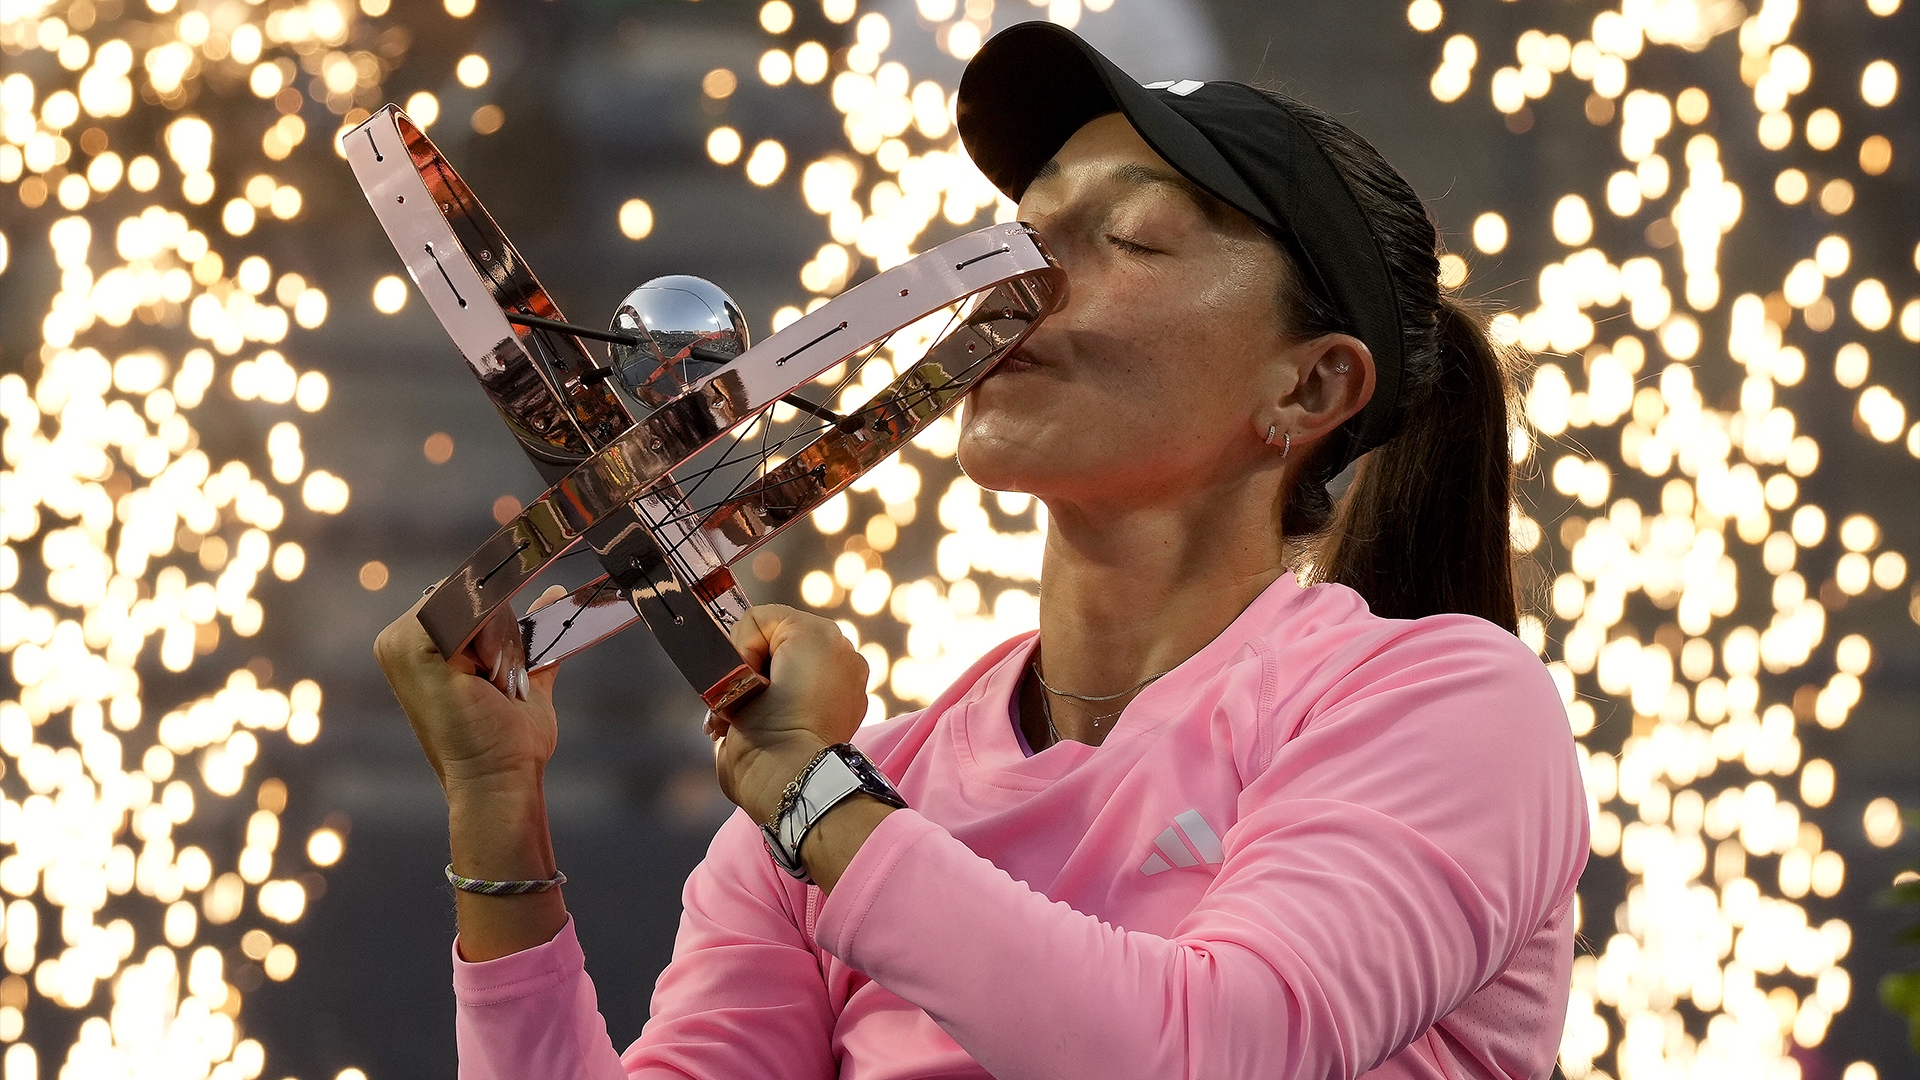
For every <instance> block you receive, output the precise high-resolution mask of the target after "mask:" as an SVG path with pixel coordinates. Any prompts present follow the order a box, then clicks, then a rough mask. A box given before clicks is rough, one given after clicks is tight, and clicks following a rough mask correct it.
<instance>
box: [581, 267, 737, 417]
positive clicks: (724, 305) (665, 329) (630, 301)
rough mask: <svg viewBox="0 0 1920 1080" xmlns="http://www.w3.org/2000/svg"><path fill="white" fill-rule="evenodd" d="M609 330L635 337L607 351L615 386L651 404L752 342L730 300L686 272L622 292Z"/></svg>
mask: <svg viewBox="0 0 1920 1080" xmlns="http://www.w3.org/2000/svg"><path fill="white" fill-rule="evenodd" d="M610 329H612V330H613V332H614V333H616V334H620V335H629V336H631V337H632V338H633V339H635V340H633V341H632V342H631V343H617V342H616V343H612V344H611V346H610V349H609V351H610V352H611V353H612V356H613V367H614V371H615V372H616V373H617V375H618V376H619V379H620V382H621V384H622V385H623V386H625V387H626V388H627V390H628V391H629V392H630V393H632V394H633V396H634V397H636V398H638V399H640V400H641V401H644V402H648V403H650V404H656V405H657V404H660V403H664V402H665V401H667V400H668V399H670V398H675V397H678V396H680V395H681V394H684V393H686V392H687V391H688V390H689V389H691V388H692V387H693V385H694V384H695V383H697V382H699V381H700V380H701V379H702V378H704V377H705V376H707V375H711V374H713V373H714V372H715V371H718V370H719V369H721V368H723V367H725V366H726V365H728V364H730V363H732V362H733V361H735V360H737V359H739V357H740V354H742V353H744V352H746V351H747V348H748V347H749V346H750V345H751V344H752V341H751V340H750V338H749V336H748V334H747V317H746V316H745V315H743V314H741V311H740V305H738V304H736V303H734V302H733V297H731V296H728V295H727V294H726V291H725V290H724V289H722V288H720V286H718V285H715V284H714V283H713V282H711V281H708V280H706V279H705V278H697V277H693V276H691V275H688V274H669V275H667V276H666V277H657V278H654V279H653V280H652V281H649V282H647V283H646V284H645V285H642V286H640V287H639V288H637V289H635V290H633V291H632V292H630V293H628V294H627V298H626V299H625V300H622V301H620V307H619V308H618V309H616V310H615V311H614V313H613V325H612V326H611V328H610Z"/></svg>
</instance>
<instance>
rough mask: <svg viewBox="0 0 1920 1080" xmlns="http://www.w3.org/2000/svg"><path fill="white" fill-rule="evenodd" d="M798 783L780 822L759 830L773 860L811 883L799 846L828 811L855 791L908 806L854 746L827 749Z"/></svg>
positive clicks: (890, 803) (843, 744)
mask: <svg viewBox="0 0 1920 1080" xmlns="http://www.w3.org/2000/svg"><path fill="white" fill-rule="evenodd" d="M797 783H798V784H799V794H798V795H796V796H795V797H794V799H793V802H792V805H791V806H790V807H788V809H787V811H786V812H785V813H783V814H781V815H780V817H779V819H778V820H776V821H774V822H773V823H771V824H769V825H762V826H761V827H760V831H761V833H762V834H763V835H764V837H765V840H766V845H767V854H769V855H771V856H772V857H773V861H774V862H775V863H776V864H778V865H779V867H780V868H781V869H782V870H785V871H786V872H787V873H788V874H789V875H791V876H793V877H795V878H798V879H800V880H802V881H806V882H808V883H809V884H811V883H812V880H813V879H812V878H811V876H809V875H808V874H807V868H806V865H805V863H803V862H802V861H801V859H800V845H801V843H802V842H803V841H804V840H805V839H806V837H807V833H808V832H809V831H811V830H812V828H813V826H814V825H815V823H817V822H818V821H819V820H820V819H821V818H822V817H824V816H826V813H827V811H829V810H831V809H833V808H834V807H835V806H837V805H839V804H840V802H841V801H843V800H845V799H846V798H848V797H849V796H851V795H853V794H855V793H856V792H863V791H864V792H866V793H867V794H869V795H872V796H873V797H874V798H877V799H879V800H880V801H881V802H884V803H886V804H887V805H889V806H892V807H896V808H904V807H905V806H906V805H907V803H906V800H905V799H902V798H901V797H900V793H899V792H897V791H895V790H894V788H893V785H892V784H890V783H888V782H887V778H886V777H885V776H884V775H882V774H881V772H880V770H879V769H877V768H875V767H874V765H873V763H872V762H871V761H869V760H867V757H866V755H864V754H862V753H861V752H860V751H859V749H858V748H856V747H855V746H854V745H853V744H851V743H836V744H834V745H833V746H831V747H828V748H827V752H826V753H824V754H822V755H820V756H819V757H818V758H816V759H814V762H813V764H812V765H811V766H810V767H809V768H808V769H807V770H806V772H805V773H803V774H802V775H801V776H800V778H799V779H798V781H797Z"/></svg>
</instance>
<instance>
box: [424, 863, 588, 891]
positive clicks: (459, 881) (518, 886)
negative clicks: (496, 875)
mask: <svg viewBox="0 0 1920 1080" xmlns="http://www.w3.org/2000/svg"><path fill="white" fill-rule="evenodd" d="M566 883H567V875H565V874H563V873H561V872H560V871H558V870H555V871H554V872H553V876H552V877H550V878H547V879H546V880H544V881H486V880H483V879H481V878H470V877H461V876H460V875H459V874H456V873H454V872H453V864H452V863H448V864H447V884H449V885H451V886H453V887H454V888H456V889H459V890H461V891H462V892H471V893H483V894H485V895H487V896H518V895H520V894H521V893H536V892H546V891H547V890H548V889H551V888H554V887H555V886H558V885H565V884H566Z"/></svg>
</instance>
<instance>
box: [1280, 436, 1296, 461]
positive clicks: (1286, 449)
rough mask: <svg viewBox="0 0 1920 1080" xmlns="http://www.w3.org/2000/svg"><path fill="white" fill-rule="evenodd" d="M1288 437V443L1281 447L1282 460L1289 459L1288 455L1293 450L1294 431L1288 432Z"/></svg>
mask: <svg viewBox="0 0 1920 1080" xmlns="http://www.w3.org/2000/svg"><path fill="white" fill-rule="evenodd" d="M1286 438H1287V442H1286V445H1285V446H1282V447H1281V448H1280V460H1281V461H1285V460H1287V455H1288V454H1290V453H1292V452H1293V432H1291V431H1289V432H1287V433H1286Z"/></svg>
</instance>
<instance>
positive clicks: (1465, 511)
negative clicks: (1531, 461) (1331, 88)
mask: <svg viewBox="0 0 1920 1080" xmlns="http://www.w3.org/2000/svg"><path fill="white" fill-rule="evenodd" d="M1261 92H1262V93H1264V94H1267V95H1268V96H1269V97H1271V98H1273V99H1274V100H1275V101H1276V102H1277V103H1279V104H1280V105H1281V106H1282V107H1284V108H1286V109H1288V110H1289V111H1291V112H1292V113H1293V114H1294V116H1295V117H1297V118H1298V119H1299V121H1300V123H1301V124H1302V125H1303V126H1304V127H1305V128H1306V129H1307V131H1308V132H1309V133H1311V134H1312V135H1313V137H1314V138H1315V140H1316V141H1318V142H1319V143H1320V145H1321V147H1322V148H1323V149H1324V150H1325V151H1326V152H1327V156H1328V157H1329V158H1330V159H1332V161H1333V165H1334V168H1335V169H1336V171H1338V172H1339V173H1340V176H1341V179H1342V180H1344V181H1345V182H1346V185H1347V187H1348V189H1349V190H1350V191H1352V193H1353V196H1354V200H1355V201H1356V202H1358V203H1359V204H1360V209H1361V211H1362V213H1363V214H1365V216H1366V218H1367V225H1368V228H1369V229H1370V230H1371V231H1372V233H1373V236H1374V240H1375V242H1376V243H1377V244H1378V245H1379V248H1380V252H1381V255H1382V256H1383V257H1384V258H1385V260H1386V263H1387V269H1388V273H1389V275H1390V276H1391V278H1392V281H1393V288H1394V291H1395V293H1396V294H1397V295H1398V297H1399V301H1400V315H1401V318H1400V326H1401V334H1402V342H1403V344H1402V356H1403V357H1404V360H1403V364H1402V374H1401V390H1400V400H1399V408H1398V415H1397V416H1396V417H1394V423H1393V429H1394V430H1396V431H1397V434H1396V435H1394V437H1393V438H1391V439H1390V440H1388V441H1387V442H1386V443H1385V444H1384V445H1382V446H1380V447H1379V448H1377V449H1375V450H1373V451H1372V452H1371V453H1368V454H1366V455H1365V456H1364V457H1362V458H1361V459H1360V460H1359V462H1358V464H1357V466H1356V472H1355V475H1354V479H1353V483H1352V485H1351V486H1350V487H1349V488H1348V490H1347V491H1346V493H1345V494H1344V495H1343V496H1342V497H1341V499H1340V500H1339V503H1338V505H1336V504H1335V502H1334V499H1333V498H1332V496H1331V495H1330V494H1329V493H1328V490H1327V485H1328V484H1329V483H1330V482H1331V481H1332V480H1333V479H1334V477H1335V475H1336V474H1337V473H1338V472H1340V470H1341V467H1342V465H1343V464H1344V461H1345V460H1346V459H1347V457H1348V455H1346V454H1345V453H1343V452H1342V450H1343V449H1344V447H1345V444H1346V440H1347V439H1349V438H1351V434H1350V432H1349V430H1348V429H1350V428H1351V427H1353V425H1354V424H1355V423H1356V421H1357V418H1356V419H1355V420H1349V421H1348V422H1347V424H1346V425H1343V427H1342V429H1341V431H1340V432H1336V433H1335V434H1334V436H1332V437H1330V438H1328V439H1326V440H1324V441H1323V442H1322V443H1321V445H1320V446H1318V447H1316V448H1315V451H1314V453H1313V454H1312V456H1311V457H1309V458H1308V459H1307V460H1306V461H1305V462H1304V463H1303V464H1302V467H1301V468H1299V469H1298V470H1297V472H1296V474H1295V479H1294V482H1293V484H1292V486H1291V489H1290V490H1289V491H1287V492H1286V493H1285V494H1284V496H1283V507H1284V509H1283V510H1282V511H1281V514H1280V521H1279V527H1280V532H1281V535H1282V536H1284V537H1286V538H1287V541H1288V547H1289V550H1290V553H1291V554H1293V555H1294V556H1295V557H1296V558H1297V559H1299V560H1300V561H1302V562H1304V563H1307V564H1309V565H1310V568H1311V574H1310V576H1311V578H1312V579H1313V580H1317V581H1329V582H1336V583H1338V584H1341V585H1346V586H1348V587H1349V588H1352V589H1353V590H1354V591H1356V592H1358V593H1359V594H1360V595H1361V596H1362V597H1364V598H1365V599H1366V601H1367V604H1368V606H1370V607H1371V608H1372V609H1373V611H1374V613H1375V614H1377V615H1382V616H1386V617H1388V618H1402V619H1411V618H1419V617H1421V616H1424V615H1435V614H1439V613H1441V612H1463V613H1465V614H1468V615H1477V616H1479V617H1480V618H1483V619H1486V620H1487V621H1489V622H1492V623H1494V624H1496V625H1498V626H1501V627H1504V628H1505V629H1506V630H1508V631H1509V632H1512V631H1514V630H1515V629H1516V627H1517V625H1518V622H1519V606H1518V602H1517V598H1516V592H1515V586H1514V574H1513V549H1512V547H1511V542H1512V541H1511V538H1510V533H1509V530H1510V523H1511V517H1510V515H1511V512H1512V511H1511V504H1512V499H1513V458H1512V451H1511V449H1510V444H1509V441H1508V440H1509V430H1508V423H1509V419H1508V418H1509V415H1510V414H1511V413H1512V412H1513V411H1514V408H1515V406H1516V404H1517V402H1516V399H1515V390H1514V382H1513V378H1512V374H1511V372H1512V370H1513V368H1514V367H1515V364H1514V363H1513V360H1512V356H1513V354H1511V353H1510V352H1509V351H1507V350H1504V349H1502V348H1500V347H1499V346H1497V345H1495V344H1494V342H1493V341H1491V340H1490V339H1489V338H1488V336H1487V332H1486V325H1485V323H1484V321H1483V320H1482V318H1481V317H1480V315H1479V314H1477V313H1476V312H1475V311H1473V310H1472V309H1471V308H1470V307H1468V306H1467V305H1465V304H1463V303H1462V302H1461V301H1459V300H1457V299H1455V298H1453V297H1451V296H1449V295H1447V294H1446V293H1444V292H1443V291H1442V290H1441V288H1440V255H1441V247H1440V242H1439V233H1438V230H1437V229H1436V228H1435V227H1434V223H1433V219H1432V217H1431V216H1429V214H1428V213H1427V208H1426V204H1425V203H1423V202H1421V200H1420V197H1419V196H1418V195H1416V194H1415V193H1414V191H1413V188H1412V186H1411V185H1409V184H1408V183H1407V182H1406V180H1405V179H1404V178H1402V177H1401V176H1400V174H1399V173H1398V172H1396V171H1395V170H1394V168H1393V166H1391V165H1389V164H1387V161H1386V159H1385V158H1383V157H1381V156H1380V152H1379V151H1378V150H1375V149H1374V148H1373V146H1372V145H1371V144H1370V143H1368V142H1367V141H1366V140H1365V139H1363V138H1361V137H1360V136H1359V135H1357V134H1355V133H1354V132H1353V131H1351V130H1350V129H1348V128H1347V127H1346V125H1344V124H1342V123H1340V122H1339V121H1338V120H1336V119H1334V118H1333V117H1331V116H1329V115H1327V114H1326V113H1324V112H1322V111H1320V110H1319V109H1316V108H1314V107H1313V106H1311V105H1307V104H1305V103H1304V102H1301V101H1298V100H1296V99H1294V98H1292V97H1289V96H1287V95H1284V94H1281V93H1279V92H1277V91H1273V90H1263V91H1261ZM1279 246H1280V249H1281V251H1282V253H1283V256H1284V259H1285V262H1286V264H1287V265H1286V271H1287V272H1286V273H1285V274H1283V275H1282V281H1283V284H1282V286H1281V295H1280V309H1281V317H1282V319H1283V322H1284V325H1286V327H1287V328H1288V332H1289V334H1290V335H1292V336H1293V337H1295V338H1298V339H1302V340H1304V339H1307V338H1313V337H1318V336H1320V335H1322V334H1328V333H1352V328H1351V327H1349V326H1347V325H1345V321H1344V320H1342V319H1341V318H1340V316H1339V314H1338V313H1337V312H1336V311H1335V309H1334V307H1333V305H1332V304H1331V303H1330V302H1329V301H1328V300H1327V299H1326V298H1325V297H1323V296H1321V295H1319V294H1318V293H1317V291H1316V290H1315V289H1314V287H1313V286H1312V285H1311V284H1310V283H1309V280H1308V278H1307V277H1306V275H1304V274H1302V273H1301V272H1300V267H1299V264H1298V262H1297V260H1295V259H1294V258H1293V256H1292V255H1291V254H1290V253H1287V249H1286V245H1284V244H1282V245H1279Z"/></svg>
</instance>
